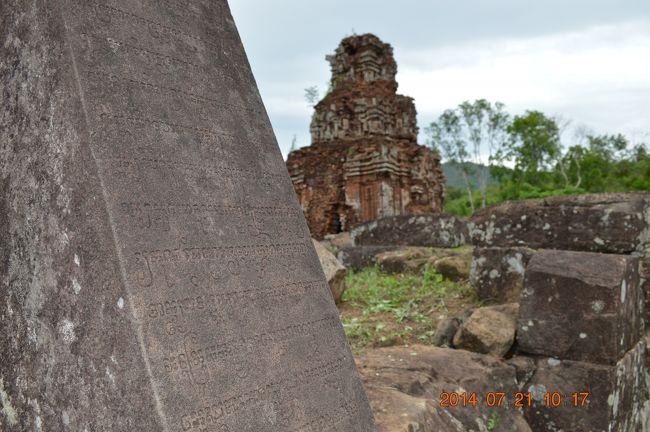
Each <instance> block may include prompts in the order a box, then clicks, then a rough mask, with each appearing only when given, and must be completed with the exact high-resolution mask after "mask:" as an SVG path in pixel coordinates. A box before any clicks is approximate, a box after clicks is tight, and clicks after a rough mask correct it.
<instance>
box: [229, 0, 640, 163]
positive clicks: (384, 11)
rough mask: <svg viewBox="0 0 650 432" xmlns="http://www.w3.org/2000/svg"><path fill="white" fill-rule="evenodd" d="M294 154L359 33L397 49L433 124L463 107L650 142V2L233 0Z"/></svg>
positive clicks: (406, 83) (281, 138)
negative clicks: (484, 103)
mask: <svg viewBox="0 0 650 432" xmlns="http://www.w3.org/2000/svg"><path fill="white" fill-rule="evenodd" d="M230 7H231V9H232V13H233V16H234V18H235V21H236V23H237V26H238V29H239V33H240V35H241V38H242V40H243V43H244V47H245V49H246V52H247V54H248V58H249V60H250V63H251V66H252V68H253V73H254V75H255V77H256V79H257V83H258V86H259V88H260V92H261V94H262V98H263V99H264V103H265V105H266V109H267V111H268V113H269V116H270V117H271V122H272V123H273V127H274V129H275V133H276V136H277V138H278V142H279V144H280V147H281V149H282V152H283V154H284V155H285V156H286V153H287V151H288V149H289V147H290V146H291V141H292V137H293V136H294V134H295V135H296V137H297V144H298V147H302V146H305V145H309V144H310V136H309V121H310V119H311V114H312V109H311V108H309V107H308V106H307V102H306V101H305V99H304V89H305V88H306V87H309V86H313V85H317V86H318V87H319V89H320V90H321V96H322V93H323V92H324V90H325V89H326V88H327V83H328V81H329V76H330V73H329V65H328V63H327V62H326V61H325V55H327V54H330V53H332V52H334V50H335V48H336V47H337V46H338V44H339V42H340V40H341V39H342V38H343V37H345V36H348V35H351V34H353V33H356V34H362V33H367V32H370V33H374V34H376V35H377V36H379V37H380V38H381V39H382V40H383V41H384V42H388V43H390V44H391V45H393V48H394V53H395V57H396V60H397V65H398V73H397V81H398V83H399V90H398V92H399V93H401V94H405V95H408V96H412V97H413V98H415V106H416V108H417V110H418V125H419V126H420V143H424V141H425V136H424V134H423V133H422V132H423V129H424V127H425V126H426V125H428V124H429V123H431V122H432V121H433V120H435V119H436V118H437V116H438V115H440V113H441V112H442V111H443V110H445V109H447V108H453V107H455V106H457V105H458V104H459V103H460V102H462V101H464V100H475V99H480V98H485V99H488V100H490V101H501V102H503V103H505V104H506V108H507V109H508V111H509V112H511V113H515V114H517V113H522V112H524V111H525V110H526V109H537V110H541V111H544V112H545V113H547V114H549V115H561V116H562V117H563V118H565V119H569V120H571V121H572V124H573V125H584V126H587V127H589V128H591V129H593V130H594V131H595V132H598V133H624V134H626V135H628V136H630V137H631V138H632V140H633V141H637V142H638V141H641V140H643V139H644V138H645V141H646V142H648V141H650V135H649V133H650V0H618V1H614V0H612V1H604V0H544V1H530V0H435V1H434V0H428V1H427V0H401V1H387V0H328V1H324V0H273V1H268V0H230Z"/></svg>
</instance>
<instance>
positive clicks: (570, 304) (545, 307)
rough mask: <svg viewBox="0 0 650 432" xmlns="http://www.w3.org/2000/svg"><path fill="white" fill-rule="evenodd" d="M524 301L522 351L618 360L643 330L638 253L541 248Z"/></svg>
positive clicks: (519, 339)
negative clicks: (604, 252)
mask: <svg viewBox="0 0 650 432" xmlns="http://www.w3.org/2000/svg"><path fill="white" fill-rule="evenodd" d="M520 303H521V307H520V311H519V321H518V328H517V343H518V346H519V349H520V350H521V351H523V352H527V353H532V354H539V355H545V356H553V357H558V358H561V359H570V360H581V361H589V362H593V363H606V364H615V363H616V362H617V361H618V360H619V359H620V358H621V357H622V356H623V354H625V352H627V351H628V350H630V349H631V348H632V347H633V346H634V345H635V344H636V342H637V341H639V340H640V339H641V336H642V334H643V317H642V315H643V312H642V311H643V296H642V295H641V290H640V288H639V275H638V259H637V258H634V257H630V256H624V255H609V254H597V253H591V252H570V251H552V250H541V251H538V252H537V253H535V255H533V257H532V258H531V259H530V262H529V263H528V266H527V267H526V275H525V280H524V290H523V291H522V295H521V297H520ZM551 341H552V342H551Z"/></svg>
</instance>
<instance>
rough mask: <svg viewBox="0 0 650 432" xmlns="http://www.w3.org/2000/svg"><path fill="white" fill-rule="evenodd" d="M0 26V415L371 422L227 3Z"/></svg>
mask: <svg viewBox="0 0 650 432" xmlns="http://www.w3.org/2000/svg"><path fill="white" fill-rule="evenodd" d="M0 40H2V41H3V42H2V44H1V45H0V87H1V88H2V89H3V91H2V96H1V97H2V103H1V104H0V322H1V323H2V324H1V325H0V327H1V330H0V400H1V401H2V411H1V412H0V430H2V431H3V432H16V431H41V430H42V431H48V432H59V431H89V432H91V431H117V432H122V431H124V432H127V431H128V432H132V431H143V432H150V431H156V432H158V431H170V432H171V431H184V432H198V431H201V432H207V431H255V432H258V431H269V432H270V431H283V432H284V431H298V430H307V429H309V430H337V431H350V432H352V431H373V430H375V428H374V426H373V421H372V414H371V411H370V407H369V405H368V403H367V399H366V397H365V395H364V391H363V388H362V386H361V381H360V379H359V377H358V375H357V372H356V369H355V366H354V362H353V359H352V354H351V352H350V350H349V348H348V347H347V343H346V339H345V335H344V333H343V329H342V327H341V325H340V322H339V318H338V313H337V310H336V308H335V306H334V302H333V301H332V298H331V295H330V293H329V288H328V286H327V283H326V281H325V280H324V278H323V275H322V271H321V269H320V265H319V263H318V258H317V256H316V254H315V251H314V247H313V246H312V243H311V239H310V237H309V233H308V230H307V225H306V223H305V221H304V217H303V215H302V211H301V209H300V207H299V206H298V205H297V203H296V199H295V193H294V190H293V187H292V185H291V182H290V179H289V176H288V175H287V173H286V170H285V166H284V162H283V160H282V155H281V153H280V151H279V148H278V146H277V144H276V142H275V139H274V137H273V132H272V129H271V126H270V123H269V121H268V118H267V117H266V114H265V113H264V108H263V105H262V101H261V99H260V96H259V93H258V91H257V88H256V86H255V82H254V79H253V77H252V75H251V72H250V68H249V66H248V63H247V60H246V57H245V53H244V50H243V48H242V46H241V42H240V40H239V37H238V35H237V31H236V29H235V25H234V22H233V20H232V17H231V15H230V12H229V10H228V5H227V3H226V1H223V0H220V1H207V0H196V1H192V2H187V3H185V2H175V1H164V2H159V1H153V0H142V1H137V2H131V1H126V0H113V1H111V2H106V1H97V2H86V1H81V0H54V1H48V2H46V1H35V2H18V1H3V2H0Z"/></svg>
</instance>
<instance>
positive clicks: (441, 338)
mask: <svg viewBox="0 0 650 432" xmlns="http://www.w3.org/2000/svg"><path fill="white" fill-rule="evenodd" d="M473 312H474V309H473V308H468V309H466V310H464V311H463V312H462V313H460V314H458V315H456V316H453V317H445V318H443V319H441V320H439V321H438V323H437V324H436V330H435V333H434V335H433V338H432V339H431V344H432V345H435V346H446V347H451V348H453V347H454V335H455V334H456V332H457V331H458V329H459V328H460V325H461V324H462V323H464V322H465V321H466V320H467V319H468V318H469V317H470V316H471V315H472V313H473Z"/></svg>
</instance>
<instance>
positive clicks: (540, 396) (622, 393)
mask: <svg viewBox="0 0 650 432" xmlns="http://www.w3.org/2000/svg"><path fill="white" fill-rule="evenodd" d="M645 349H646V347H645V342H639V343H638V344H636V345H635V346H634V347H633V348H632V349H631V350H630V351H628V352H627V353H626V354H625V355H624V356H623V357H622V358H621V360H619V361H618V362H617V363H616V364H615V365H602V364H594V363H587V362H579V361H572V360H558V359H555V358H542V359H538V360H536V369H535V372H534V373H533V376H532V378H531V379H530V381H529V382H528V383H527V384H526V386H525V389H524V391H525V392H526V393H530V395H531V397H530V400H531V401H532V404H531V405H530V406H528V405H527V404H525V407H524V412H525V415H526V419H527V420H528V423H529V424H530V426H531V428H532V429H533V430H534V431H553V432H555V431H557V432H560V431H614V432H631V431H646V430H647V429H644V426H643V424H644V423H646V424H647V422H648V412H647V407H646V406H644V405H645V404H646V402H647V401H648V391H647V385H646V379H647V373H646V370H645V367H644V362H645Z"/></svg>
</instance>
